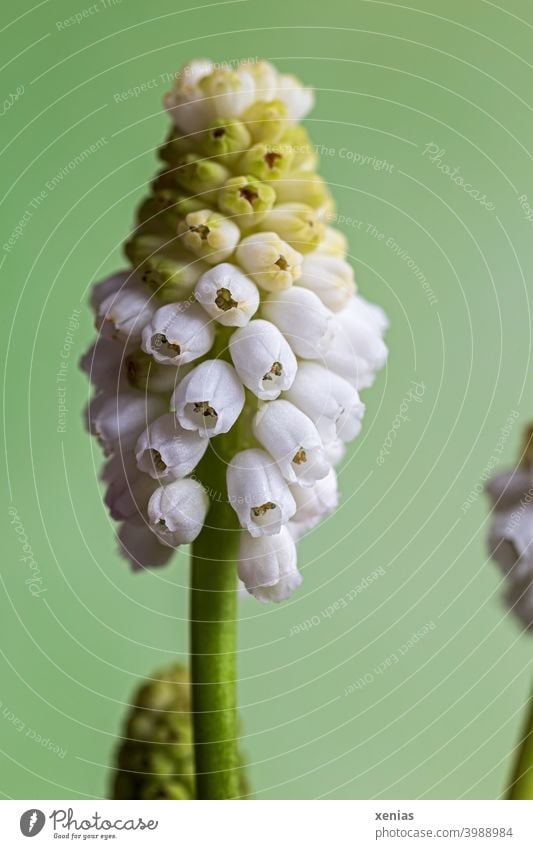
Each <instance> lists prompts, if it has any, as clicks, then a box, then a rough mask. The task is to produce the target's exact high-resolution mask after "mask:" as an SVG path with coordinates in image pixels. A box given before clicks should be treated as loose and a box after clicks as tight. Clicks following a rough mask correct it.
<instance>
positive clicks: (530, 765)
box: [507, 694, 533, 799]
mask: <svg viewBox="0 0 533 849" xmlns="http://www.w3.org/2000/svg"><path fill="white" fill-rule="evenodd" d="M507 798H508V799H533V694H532V695H531V696H530V699H529V706H528V711H527V716H526V721H525V725H524V727H523V729H522V735H521V737H520V744H519V749H518V754H517V757H516V761H515V764H514V767H513V776H512V779H511V783H510V785H509V789H508V791H507Z"/></svg>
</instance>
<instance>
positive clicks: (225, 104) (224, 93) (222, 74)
mask: <svg viewBox="0 0 533 849" xmlns="http://www.w3.org/2000/svg"><path fill="white" fill-rule="evenodd" d="M201 89H202V92H203V93H204V95H205V96H206V97H208V98H210V99H211V102H212V105H213V110H214V112H215V114H216V115H217V116H218V117H219V118H238V117H239V116H240V115H241V114H242V113H243V112H244V111H245V109H247V108H248V106H250V105H251V104H252V103H253V101H254V96H255V81H254V78H253V76H252V74H251V73H250V71H249V70H248V69H247V67H246V65H245V64H244V63H243V64H241V65H239V66H238V67H237V68H236V69H235V70H231V69H230V68H216V69H215V70H214V71H213V72H212V73H211V74H209V76H207V77H205V78H204V79H203V80H202V82H201Z"/></svg>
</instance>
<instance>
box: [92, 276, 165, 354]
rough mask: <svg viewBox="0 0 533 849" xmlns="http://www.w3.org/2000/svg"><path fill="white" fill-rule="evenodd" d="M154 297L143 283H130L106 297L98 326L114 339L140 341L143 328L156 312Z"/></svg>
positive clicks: (98, 319) (100, 309)
mask: <svg viewBox="0 0 533 849" xmlns="http://www.w3.org/2000/svg"><path fill="white" fill-rule="evenodd" d="M154 311H155V308H154V299H153V297H152V296H151V295H150V294H149V293H148V292H147V291H146V287H145V286H143V285H142V284H141V283H136V284H135V285H128V286H127V287H125V288H122V289H120V290H119V291H118V292H114V293H112V294H111V295H108V296H107V298H104V299H103V301H102V302H101V303H100V306H99V308H98V315H97V319H96V326H97V328H98V329H99V330H100V331H101V332H102V333H104V334H106V335H107V336H109V337H110V338H112V339H115V338H122V339H125V340H127V341H128V342H136V343H137V342H140V341H141V335H142V330H143V327H145V325H147V324H148V322H149V321H150V319H151V318H152V316H153V314H154Z"/></svg>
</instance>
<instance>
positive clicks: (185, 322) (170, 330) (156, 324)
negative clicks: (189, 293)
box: [142, 302, 215, 365]
mask: <svg viewBox="0 0 533 849" xmlns="http://www.w3.org/2000/svg"><path fill="white" fill-rule="evenodd" d="M214 338H215V331H214V328H213V322H212V321H211V320H210V319H209V318H208V317H207V316H206V314H205V312H204V311H203V310H202V308H201V307H199V306H198V304H191V303H189V302H183V303H177V304H167V305H166V306H164V307H161V308H160V309H158V310H157V312H156V313H155V314H154V316H153V318H152V321H151V322H150V324H148V325H147V326H146V327H145V328H144V330H143V334H142V349H143V351H146V353H147V354H151V355H152V356H153V358H154V359H155V360H156V362H158V363H169V364H171V365H181V364H182V363H190V362H192V360H196V359H197V358H198V357H202V356H203V355H204V354H207V352H208V351H209V350H210V349H211V347H212V345H213V342H214Z"/></svg>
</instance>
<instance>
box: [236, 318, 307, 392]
mask: <svg viewBox="0 0 533 849" xmlns="http://www.w3.org/2000/svg"><path fill="white" fill-rule="evenodd" d="M229 349H230V354H231V359H232V360H233V364H234V366H235V368H236V370H237V374H238V375H239V377H240V379H241V380H242V382H243V383H244V385H245V386H246V387H247V388H248V389H249V390H250V391H251V392H253V393H254V395H257V397H258V398H261V399H263V400H267V401H271V400H273V399H274V398H277V397H278V395H279V394H280V392H281V391H283V390H284V389H288V388H289V386H291V384H292V382H293V380H294V377H295V375H296V371H297V368H298V364H297V362H296V357H295V356H294V354H293V352H292V350H291V348H290V346H289V344H288V342H287V341H286V340H285V339H284V338H283V336H282V334H281V333H280V331H279V330H278V329H277V327H275V326H274V325H273V324H271V323H270V322H268V321H263V320H262V319H256V320H254V321H251V322H250V323H249V324H248V325H247V326H246V327H243V328H241V329H239V330H236V331H235V333H233V334H232V336H231V338H230V342H229Z"/></svg>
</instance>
